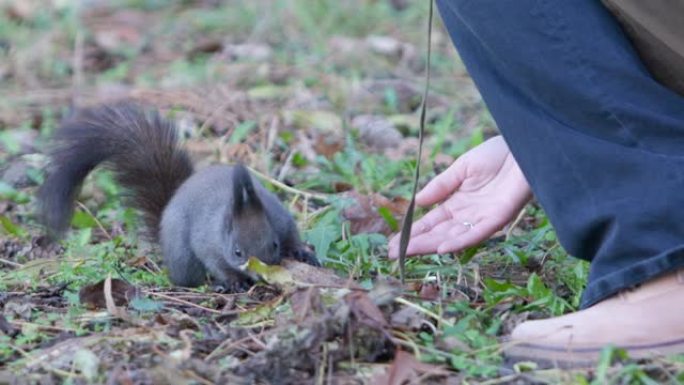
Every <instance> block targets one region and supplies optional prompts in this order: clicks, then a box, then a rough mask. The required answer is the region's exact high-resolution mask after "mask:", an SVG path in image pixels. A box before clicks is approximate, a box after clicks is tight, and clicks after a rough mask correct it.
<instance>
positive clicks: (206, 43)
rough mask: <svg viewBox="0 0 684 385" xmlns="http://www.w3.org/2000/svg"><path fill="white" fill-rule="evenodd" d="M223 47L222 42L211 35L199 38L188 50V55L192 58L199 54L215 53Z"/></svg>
mask: <svg viewBox="0 0 684 385" xmlns="http://www.w3.org/2000/svg"><path fill="white" fill-rule="evenodd" d="M222 49H223V42H222V41H221V40H219V39H216V38H213V37H209V38H207V37H205V38H201V39H200V40H199V41H197V42H195V44H194V46H193V47H192V48H191V49H190V50H189V51H188V57H189V58H194V57H196V56H197V55H199V54H207V53H216V52H219V51H221V50H222Z"/></svg>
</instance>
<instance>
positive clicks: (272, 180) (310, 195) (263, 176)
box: [249, 168, 330, 201]
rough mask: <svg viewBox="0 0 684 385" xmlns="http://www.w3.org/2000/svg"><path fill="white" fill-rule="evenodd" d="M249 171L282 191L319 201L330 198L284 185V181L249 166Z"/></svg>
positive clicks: (326, 195)
mask: <svg viewBox="0 0 684 385" xmlns="http://www.w3.org/2000/svg"><path fill="white" fill-rule="evenodd" d="M249 171H251V172H253V173H254V175H256V176H258V177H259V178H261V179H264V180H266V181H268V182H269V183H271V184H272V185H274V186H276V187H278V188H280V189H282V190H284V191H287V192H289V193H292V194H299V195H303V196H304V197H308V198H313V199H318V200H321V201H328V200H329V199H330V198H329V196H328V194H321V193H315V192H309V191H304V190H299V189H296V188H294V187H290V186H288V185H286V184H285V183H283V182H280V181H278V180H276V179H275V178H272V177H270V176H268V175H266V174H263V173H261V172H259V171H257V170H255V169H253V168H249Z"/></svg>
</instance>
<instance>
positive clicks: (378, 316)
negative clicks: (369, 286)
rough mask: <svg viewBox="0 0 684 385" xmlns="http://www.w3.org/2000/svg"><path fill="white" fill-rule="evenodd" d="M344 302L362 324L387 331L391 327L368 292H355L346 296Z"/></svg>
mask: <svg viewBox="0 0 684 385" xmlns="http://www.w3.org/2000/svg"><path fill="white" fill-rule="evenodd" d="M344 300H345V301H346V302H347V304H348V305H349V310H351V312H352V314H354V316H355V317H356V319H357V320H358V321H359V322H360V323H362V324H364V325H367V326H370V327H372V328H374V329H378V330H385V328H387V327H388V326H389V324H388V323H387V320H386V319H385V315H384V314H383V313H382V311H381V310H380V308H379V307H378V306H377V305H376V304H375V303H374V302H373V301H372V300H371V299H370V297H369V296H368V294H367V293H366V292H363V291H353V292H351V293H349V294H347V295H345V296H344Z"/></svg>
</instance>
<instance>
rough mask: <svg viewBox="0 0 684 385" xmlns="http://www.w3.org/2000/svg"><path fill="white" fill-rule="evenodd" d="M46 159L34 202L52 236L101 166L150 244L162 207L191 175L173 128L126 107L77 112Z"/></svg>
mask: <svg viewBox="0 0 684 385" xmlns="http://www.w3.org/2000/svg"><path fill="white" fill-rule="evenodd" d="M50 155H51V166H50V168H49V171H48V175H47V177H46V179H45V182H44V183H43V185H42V187H41V188H40V191H39V193H38V202H39V211H40V216H41V220H42V222H43V224H44V225H46V226H47V228H48V230H49V231H50V233H51V234H52V236H53V237H56V236H59V235H61V234H62V233H63V232H64V231H65V230H66V228H67V227H68V226H69V223H70V220H71V216H72V213H73V206H74V199H76V194H77V193H78V191H79V188H80V185H81V183H82V182H83V180H84V179H85V177H86V176H87V175H88V173H89V172H90V171H92V170H93V169H94V168H95V167H96V166H98V165H99V164H105V165H106V166H107V167H108V168H110V169H112V170H113V171H114V173H115V178H116V180H117V182H118V183H119V184H120V185H121V186H122V187H124V188H125V190H126V192H125V195H126V197H127V198H128V204H130V205H131V206H132V207H134V208H136V209H138V210H139V211H140V212H141V213H142V215H143V220H144V222H145V225H146V226H147V228H148V230H149V235H150V236H151V237H152V238H154V239H156V238H157V236H158V232H159V222H160V220H161V216H162V212H163V210H164V207H165V206H166V205H167V203H168V202H169V200H170V199H171V197H172V196H173V194H174V192H175V191H176V189H177V188H178V187H179V186H180V185H181V184H182V183H183V182H184V181H185V180H186V179H187V178H188V177H190V175H191V174H192V173H193V167H192V163H191V161H190V157H189V155H188V154H187V152H185V151H184V150H183V149H181V148H180V147H179V143H178V134H177V132H176V127H175V126H174V124H173V123H171V122H170V121H168V120H165V119H163V118H162V117H161V116H159V114H158V113H157V112H154V111H145V110H143V109H142V108H141V107H139V106H136V105H134V104H130V103H122V104H117V105H114V106H102V107H96V108H90V109H84V110H82V111H79V112H78V113H76V114H75V116H74V117H72V118H71V119H69V120H67V121H66V122H65V123H64V124H62V126H61V127H60V128H59V129H58V130H57V132H56V133H55V136H54V147H53V148H52V150H51V152H50Z"/></svg>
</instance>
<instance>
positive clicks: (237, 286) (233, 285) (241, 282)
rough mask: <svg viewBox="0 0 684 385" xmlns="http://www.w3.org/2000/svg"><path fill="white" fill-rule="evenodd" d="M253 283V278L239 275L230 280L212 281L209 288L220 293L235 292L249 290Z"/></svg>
mask: <svg viewBox="0 0 684 385" xmlns="http://www.w3.org/2000/svg"><path fill="white" fill-rule="evenodd" d="M253 285H254V280H253V279H252V278H250V277H240V278H239V279H232V280H230V281H220V282H212V284H211V289H212V290H213V291H214V292H216V293H221V294H237V293H244V292H247V291H249V289H250V288H251V287H252V286H253Z"/></svg>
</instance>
